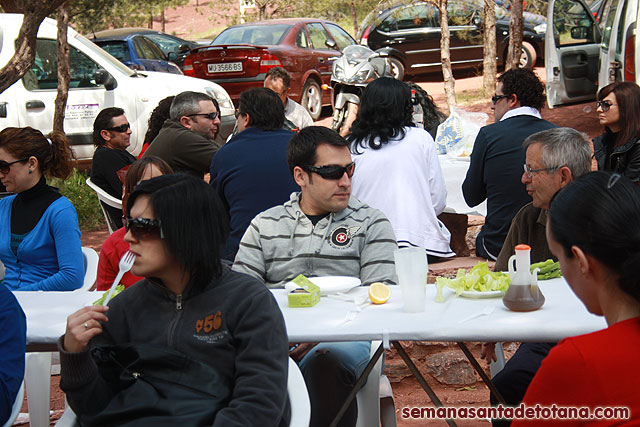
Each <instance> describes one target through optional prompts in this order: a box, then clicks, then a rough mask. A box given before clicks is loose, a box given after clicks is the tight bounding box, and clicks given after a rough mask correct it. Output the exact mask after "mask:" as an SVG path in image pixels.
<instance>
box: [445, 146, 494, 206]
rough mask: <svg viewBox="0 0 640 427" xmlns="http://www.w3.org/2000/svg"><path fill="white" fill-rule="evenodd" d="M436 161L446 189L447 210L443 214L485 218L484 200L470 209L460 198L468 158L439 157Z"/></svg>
mask: <svg viewBox="0 0 640 427" xmlns="http://www.w3.org/2000/svg"><path fill="white" fill-rule="evenodd" d="M438 160H439V161H440V168H441V169H442V174H443V175H444V182H445V186H446V187H447V208H446V210H445V212H455V213H461V214H474V215H482V216H487V202H486V200H485V201H484V202H482V203H481V204H479V205H478V206H476V207H473V208H472V207H469V206H468V205H467V203H466V202H465V201H464V197H463V196H462V183H463V182H464V178H465V177H466V176H467V169H469V165H470V162H469V157H465V158H460V159H457V158H451V157H447V156H446V155H439V156H438Z"/></svg>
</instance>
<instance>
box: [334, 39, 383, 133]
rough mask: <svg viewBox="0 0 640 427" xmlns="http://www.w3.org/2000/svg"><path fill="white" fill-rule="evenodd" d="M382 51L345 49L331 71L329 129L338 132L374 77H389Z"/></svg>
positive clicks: (353, 111) (363, 47)
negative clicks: (331, 94) (331, 97)
mask: <svg viewBox="0 0 640 427" xmlns="http://www.w3.org/2000/svg"><path fill="white" fill-rule="evenodd" d="M387 56H388V53H387V52H386V51H385V49H379V50H378V51H376V52H374V51H372V50H371V49H369V48H368V47H366V46H362V45H351V46H347V47H346V48H345V49H344V50H343V52H342V55H341V56H340V57H338V58H337V59H336V60H335V61H334V63H333V68H332V70H331V88H332V89H333V121H332V123H331V129H333V130H335V131H336V132H340V129H341V128H342V127H343V126H344V124H345V122H346V120H347V118H348V117H349V116H351V115H354V114H355V113H356V111H357V108H358V105H359V104H360V97H361V96H362V92H363V91H364V88H365V87H366V86H367V84H369V82H372V81H373V80H375V79H377V78H378V77H383V76H385V77H393V75H392V74H391V63H390V62H389V60H388V59H387Z"/></svg>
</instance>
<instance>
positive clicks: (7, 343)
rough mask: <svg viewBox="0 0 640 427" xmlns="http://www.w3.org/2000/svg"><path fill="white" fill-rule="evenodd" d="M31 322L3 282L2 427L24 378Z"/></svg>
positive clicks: (0, 311) (0, 346)
mask: <svg viewBox="0 0 640 427" xmlns="http://www.w3.org/2000/svg"><path fill="white" fill-rule="evenodd" d="M26 339H27V321H26V318H25V317H24V313H23V312H22V308H21V307H20V304H19V303H18V300H16V297H15V296H13V294H12V293H11V291H10V290H9V289H8V288H7V287H6V286H5V285H3V284H2V282H0V425H4V423H5V422H6V421H7V420H8V419H9V416H10V415H11V409H12V407H13V402H14V401H15V400H16V395H17V394H18V390H20V384H21V383H22V379H23V378H24V352H25V349H26Z"/></svg>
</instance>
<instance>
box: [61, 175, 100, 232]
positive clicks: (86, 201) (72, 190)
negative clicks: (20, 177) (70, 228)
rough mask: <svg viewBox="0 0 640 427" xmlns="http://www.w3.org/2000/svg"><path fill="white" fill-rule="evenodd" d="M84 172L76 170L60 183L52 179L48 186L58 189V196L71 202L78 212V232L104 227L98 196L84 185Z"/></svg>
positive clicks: (85, 177)
mask: <svg viewBox="0 0 640 427" xmlns="http://www.w3.org/2000/svg"><path fill="white" fill-rule="evenodd" d="M86 180H87V174H86V172H78V170H77V169H74V170H73V173H72V174H71V175H69V177H68V178H67V179H66V180H65V181H62V180H60V179H57V178H54V179H52V180H51V182H50V183H49V185H52V186H54V187H58V188H59V189H60V194H62V195H63V196H65V197H66V198H67V199H69V200H71V203H73V206H75V208H76V212H78V222H79V223H80V231H94V230H99V229H103V228H105V226H106V221H105V219H104V215H103V214H102V209H100V204H99V202H98V196H97V195H96V193H95V192H94V191H93V190H92V189H91V188H89V186H88V185H87V183H86Z"/></svg>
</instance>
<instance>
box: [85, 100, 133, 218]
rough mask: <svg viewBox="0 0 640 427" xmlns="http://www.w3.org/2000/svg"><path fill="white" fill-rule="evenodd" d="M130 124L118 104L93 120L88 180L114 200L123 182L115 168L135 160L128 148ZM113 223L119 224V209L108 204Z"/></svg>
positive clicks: (120, 167)
mask: <svg viewBox="0 0 640 427" xmlns="http://www.w3.org/2000/svg"><path fill="white" fill-rule="evenodd" d="M130 138H131V125H130V124H129V121H128V120H127V117H126V116H125V114H124V110H123V109H122V108H118V107H108V108H105V109H103V110H102V111H100V112H99V113H98V115H97V116H96V118H95V120H94V122H93V143H94V144H95V146H96V151H95V152H94V153H93V161H92V162H91V181H93V183H94V184H96V185H97V186H98V187H100V188H102V189H103V190H104V191H106V192H107V193H109V194H110V195H111V196H113V197H115V198H116V199H121V198H122V181H121V180H120V178H119V177H118V171H119V170H121V169H123V168H126V167H128V166H129V165H131V163H133V162H135V161H136V158H135V157H133V156H132V155H131V154H130V153H129V152H128V151H127V147H129V145H130ZM105 208H106V209H107V213H108V215H109V218H110V219H111V222H112V223H113V226H114V227H116V228H120V227H122V210H120V209H117V208H114V207H111V206H107V205H105Z"/></svg>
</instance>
